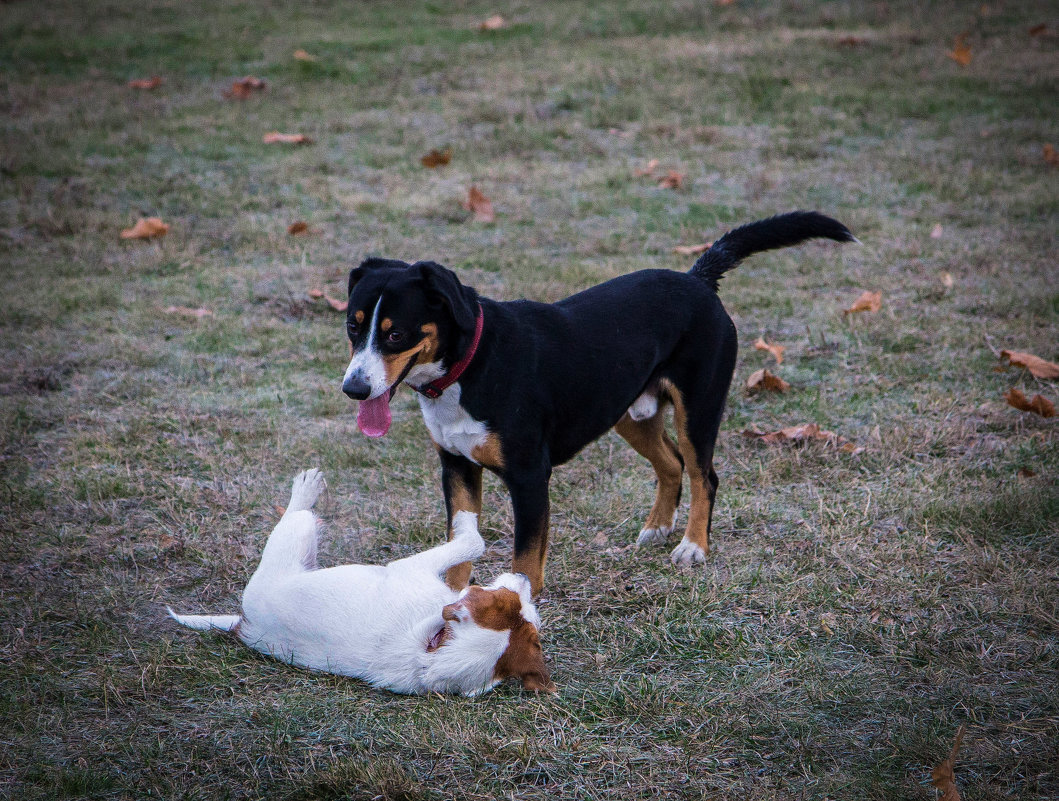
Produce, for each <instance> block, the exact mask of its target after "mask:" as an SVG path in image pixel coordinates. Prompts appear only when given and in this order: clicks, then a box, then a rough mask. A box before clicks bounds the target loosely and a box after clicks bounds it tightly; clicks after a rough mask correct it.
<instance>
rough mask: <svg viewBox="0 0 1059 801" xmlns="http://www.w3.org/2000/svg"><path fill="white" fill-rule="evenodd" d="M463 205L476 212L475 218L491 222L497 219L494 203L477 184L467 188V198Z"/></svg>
mask: <svg viewBox="0 0 1059 801" xmlns="http://www.w3.org/2000/svg"><path fill="white" fill-rule="evenodd" d="M463 207H464V208H465V209H467V210H468V211H470V212H472V213H473V214H474V219H475V220H477V221H478V222H481V223H491V222H493V221H494V220H495V219H496V213H495V212H494V211H493V203H492V201H490V200H489V198H487V197H486V196H485V195H484V194H482V192H481V190H480V189H479V188H478V187H477V186H472V187H471V188H470V189H468V190H467V200H466V201H465V202H464V204H463Z"/></svg>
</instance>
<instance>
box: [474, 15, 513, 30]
mask: <svg viewBox="0 0 1059 801" xmlns="http://www.w3.org/2000/svg"><path fill="white" fill-rule="evenodd" d="M506 27H507V20H506V19H504V18H503V17H502V16H500V15H499V14H493V16H491V17H489V19H486V20H482V21H481V22H479V23H478V30H480V31H498V30H500V29H501V28H506Z"/></svg>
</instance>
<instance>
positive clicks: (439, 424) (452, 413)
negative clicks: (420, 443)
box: [419, 381, 489, 464]
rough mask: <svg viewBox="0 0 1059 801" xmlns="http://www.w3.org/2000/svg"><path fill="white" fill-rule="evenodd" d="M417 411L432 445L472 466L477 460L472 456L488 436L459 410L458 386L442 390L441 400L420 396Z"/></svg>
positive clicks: (480, 423) (485, 431)
mask: <svg viewBox="0 0 1059 801" xmlns="http://www.w3.org/2000/svg"><path fill="white" fill-rule="evenodd" d="M419 408H420V410H421V411H422V412H423V422H425V423H426V426H427V430H428V431H429V432H430V436H431V437H432V438H433V440H434V442H436V443H437V444H438V446H440V447H441V448H444V449H445V450H447V451H448V452H449V453H458V454H460V455H462V456H465V457H467V458H468V459H470V460H471V461H472V462H474V463H475V464H478V463H479V462H478V460H477V459H475V458H474V456H472V455H471V454H472V453H473V452H474V449H475V448H476V447H478V446H480V445H484V444H485V442H486V438H487V437H488V436H489V430H488V429H487V428H486V427H485V423H483V422H481V421H479V420H475V419H474V418H473V417H471V416H470V415H469V414H468V413H467V410H466V409H464V408H463V407H462V406H460V384H459V382H458V381H457V382H456V383H455V384H453V385H452V386H451V387H449V388H448V389H446V390H445V392H444V394H442V396H441V397H440V398H433V399H431V398H428V397H426V396H425V395H420V396H419Z"/></svg>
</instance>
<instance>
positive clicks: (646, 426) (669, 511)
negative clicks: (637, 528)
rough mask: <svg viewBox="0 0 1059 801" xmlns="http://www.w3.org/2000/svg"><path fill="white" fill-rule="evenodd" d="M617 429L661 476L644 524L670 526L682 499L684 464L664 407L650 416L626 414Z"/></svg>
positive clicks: (660, 526)
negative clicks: (638, 417)
mask: <svg viewBox="0 0 1059 801" xmlns="http://www.w3.org/2000/svg"><path fill="white" fill-rule="evenodd" d="M614 430H615V431H616V432H618V434H619V436H621V437H622V439H624V440H625V441H626V442H628V443H629V444H630V445H631V446H632V448H633V450H634V451H636V452H637V453H638V454H640V455H641V456H642V457H644V458H645V459H647V461H649V462H650V463H651V466H652V467H653V468H654V470H655V475H656V476H657V478H658V484H657V486H656V487H655V501H654V505H653V506H652V507H651V511H650V513H649V514H648V515H647V519H646V520H645V521H644V524H643V527H644V528H645V529H666V528H669V527H670V526H672V525H673V515H674V514H675V513H676V511H677V504H678V503H679V502H680V481H681V478H682V476H683V475H684V467H683V465H681V463H680V457H679V455H678V451H677V446H676V445H675V444H674V443H673V440H671V439H670V438H669V436H668V435H667V434H666V428H665V416H664V415H663V414H662V410H661V409H659V410H658V413H657V414H655V415H654V416H653V417H649V418H648V419H646V420H633V419H632V418H631V417H630V416H629V415H628V414H626V415H625V416H624V417H622V418H621V420H619V421H618V422H617V424H616V425H615V426H614Z"/></svg>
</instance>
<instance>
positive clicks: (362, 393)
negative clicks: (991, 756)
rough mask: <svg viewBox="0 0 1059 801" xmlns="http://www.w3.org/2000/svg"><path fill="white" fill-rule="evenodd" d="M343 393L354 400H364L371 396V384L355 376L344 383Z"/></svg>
mask: <svg viewBox="0 0 1059 801" xmlns="http://www.w3.org/2000/svg"><path fill="white" fill-rule="evenodd" d="M342 391H343V392H344V393H346V395H348V396H349V397H351V398H352V399H353V400H364V399H365V398H367V397H368V396H369V395H370V394H371V384H369V383H368V382H367V381H365V380H364V378H363V377H362V376H359V375H356V374H354V375H351V376H349V377H348V378H347V379H346V380H345V381H343V382H342Z"/></svg>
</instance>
